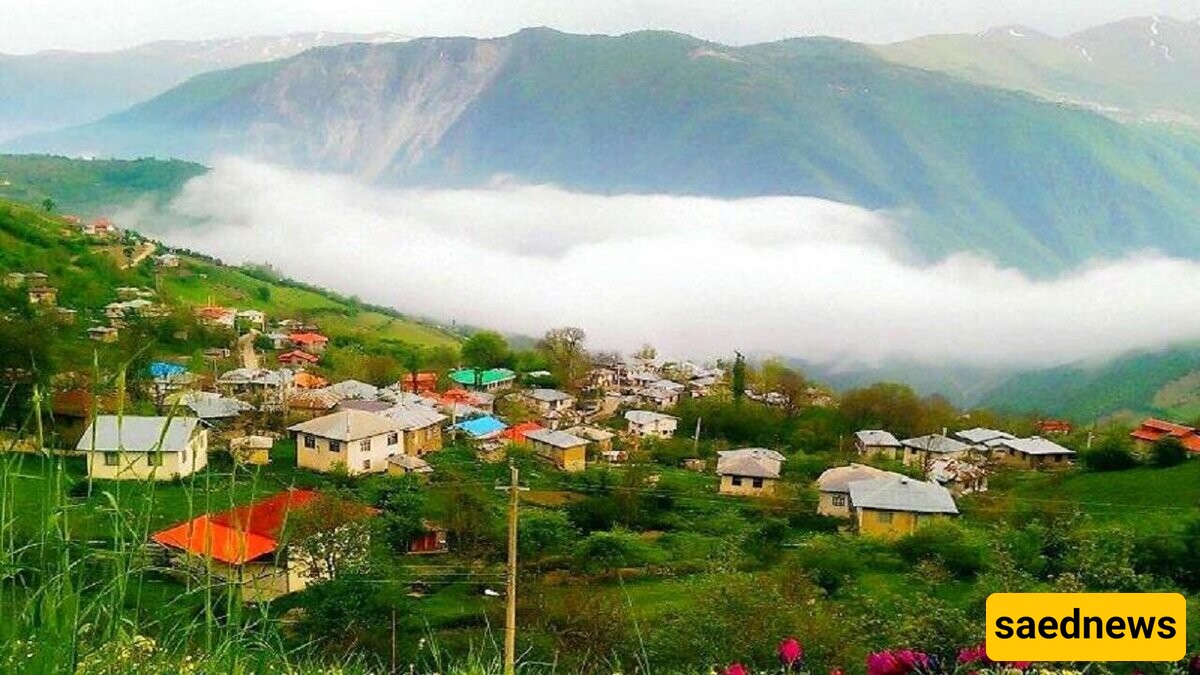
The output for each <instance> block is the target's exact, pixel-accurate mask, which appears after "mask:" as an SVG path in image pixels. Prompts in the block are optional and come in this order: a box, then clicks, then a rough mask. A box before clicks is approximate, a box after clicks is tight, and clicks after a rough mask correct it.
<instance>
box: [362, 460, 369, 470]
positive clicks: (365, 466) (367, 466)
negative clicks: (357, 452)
mask: <svg viewBox="0 0 1200 675" xmlns="http://www.w3.org/2000/svg"><path fill="white" fill-rule="evenodd" d="M370 470H371V460H369V459H364V460H363V471H370Z"/></svg>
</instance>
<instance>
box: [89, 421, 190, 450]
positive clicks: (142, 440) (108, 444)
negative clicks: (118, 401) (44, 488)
mask: <svg viewBox="0 0 1200 675" xmlns="http://www.w3.org/2000/svg"><path fill="white" fill-rule="evenodd" d="M199 422H200V420H198V419H196V418H195V417H171V418H167V417H142V416H138V415H123V416H117V415H100V416H99V417H97V418H96V420H95V421H94V422H92V423H91V424H89V425H88V428H87V431H85V432H84V433H83V436H82V437H81V438H80V439H79V443H78V444H77V445H76V446H75V449H76V450H81V451H85V452H90V451H93V450H95V451H97V452H114V451H118V450H121V451H125V452H181V451H183V450H184V449H185V448H186V447H187V444H188V441H189V440H191V438H192V433H193V432H194V431H195V430H196V425H197V424H199ZM93 434H95V439H94V440H93V438H92V436H93Z"/></svg>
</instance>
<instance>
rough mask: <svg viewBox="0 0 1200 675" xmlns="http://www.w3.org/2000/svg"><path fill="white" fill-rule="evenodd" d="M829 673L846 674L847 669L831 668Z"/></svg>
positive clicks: (835, 674)
mask: <svg viewBox="0 0 1200 675" xmlns="http://www.w3.org/2000/svg"><path fill="white" fill-rule="evenodd" d="M829 675H846V671H844V670H842V669H841V668H830V669H829Z"/></svg>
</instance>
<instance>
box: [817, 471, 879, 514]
mask: <svg viewBox="0 0 1200 675" xmlns="http://www.w3.org/2000/svg"><path fill="white" fill-rule="evenodd" d="M898 475H899V474H896V473H893V472H891V471H884V470H883V469H876V468H875V467H873V466H867V465H866V464H853V463H852V464H849V465H847V466H835V467H833V468H832V469H826V470H825V472H824V473H822V474H821V475H820V477H819V478H817V492H818V493H819V494H820V497H819V499H818V500H817V513H819V514H821V515H823V516H832V517H834V518H849V517H850V516H851V513H850V487H849V485H850V483H852V482H854V481H857V480H869V479H872V478H883V477H885V476H898Z"/></svg>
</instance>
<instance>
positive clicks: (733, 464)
mask: <svg viewBox="0 0 1200 675" xmlns="http://www.w3.org/2000/svg"><path fill="white" fill-rule="evenodd" d="M784 461H786V458H785V457H784V456H783V455H781V454H779V453H778V452H775V451H774V450H767V449H766V448H742V449H740V450H722V451H720V452H718V453H717V475H718V476H720V477H721V484H720V486H719V488H718V491H719V492H720V493H721V494H727V495H739V496H749V497H766V496H771V495H773V494H775V484H776V483H777V482H778V481H779V470H780V468H781V465H782V463H783V462H784Z"/></svg>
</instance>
